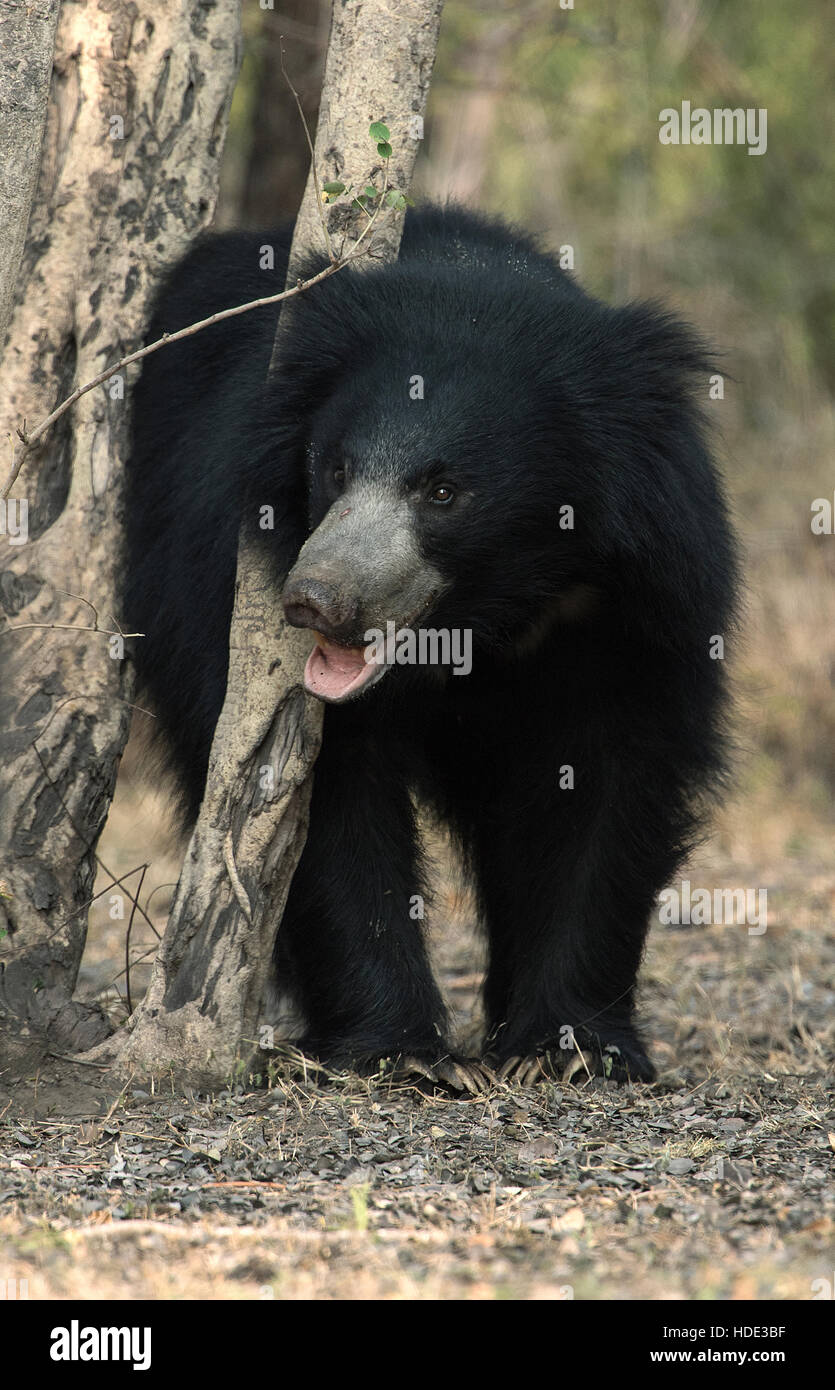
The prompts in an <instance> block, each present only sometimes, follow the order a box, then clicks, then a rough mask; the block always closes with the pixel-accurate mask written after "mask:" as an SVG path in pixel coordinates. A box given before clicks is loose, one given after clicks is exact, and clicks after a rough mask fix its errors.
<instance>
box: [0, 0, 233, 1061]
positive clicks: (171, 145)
mask: <svg viewBox="0 0 835 1390" xmlns="http://www.w3.org/2000/svg"><path fill="white" fill-rule="evenodd" d="M28 8H31V7H28ZM43 8H44V9H45V8H46V7H45V6H44V7H43ZM238 21H239V15H238V5H237V2H236V0H216V2H215V4H213V5H211V6H206V5H205V4H203V3H200V0H188V2H186V0H135V3H132V4H130V5H119V6H116V5H105V4H102V3H97V2H96V0H86V3H84V2H83V0H82V2H80V3H79V2H78V0H76V3H71V4H67V5H64V6H63V7H62V9H61V14H60V18H59V21H58V28H57V33H56V38H55V55H54V63H53V77H52V88H51V93H50V101H49V111H48V118H47V125H46V133H45V136H44V141H43V152H42V160H41V167H40V176H39V181H38V189H37V195H36V197H35V200H34V203H33V206H32V211H31V216H30V219H29V229H28V237H27V241H26V245H25V250H24V255H23V261H22V268H21V273H20V278H19V285H18V287H17V288H18V293H17V305H16V307H15V310H14V314H13V317H12V320H11V324H10V330H9V338H8V341H7V344H6V348H5V354H4V357H3V362H2V370H0V428H2V435H3V438H4V439H5V438H6V436H7V435H8V434H9V433H11V434H13V433H14V431H15V430H16V428H17V427H18V426H19V425H20V424H22V423H23V421H24V420H25V421H27V422H28V424H29V426H30V427H31V426H32V425H34V424H35V423H36V422H37V421H39V420H40V419H41V418H43V417H44V416H46V415H47V414H49V412H50V411H51V410H52V409H53V408H54V406H55V405H56V404H57V403H58V402H59V401H61V400H63V399H64V397H65V396H67V395H68V394H69V392H70V390H71V389H72V388H73V386H74V385H75V384H76V383H78V382H79V381H86V380H88V379H90V378H91V377H92V376H94V375H95V374H96V373H97V372H99V371H101V370H102V369H103V368H104V367H105V366H106V365H107V364H108V363H111V362H113V361H116V360H118V359H119V357H120V356H122V355H123V353H125V352H126V351H129V350H131V349H133V348H135V347H138V346H139V345H141V342H142V340H143V335H144V331H145V324H146V320H147V310H148V301H149V297H150V295H151V292H152V291H153V289H154V287H155V285H156V284H157V283H158V281H159V277H160V275H161V273H162V272H163V271H164V270H165V269H166V268H167V267H168V266H169V265H170V264H171V263H172V261H174V260H175V259H176V258H177V257H178V256H179V255H180V254H182V252H183V251H184V250H185V248H186V246H187V245H188V244H189V243H190V242H191V241H192V239H193V238H194V236H195V235H196V233H197V232H198V231H199V230H200V229H201V228H202V227H204V226H205V225H206V223H207V222H208V221H209V220H210V218H211V215H212V211H213V207H214V199H215V193H216V183H217V167H218V160H219V157H220V153H221V149H222V144H223V136H224V131H225V125H226V118H227V113H228V107H229V102H230V99H231V93H232V89H233V84H234V78H235V74H236V71H237V65H238V56H239V54H238V49H239V43H238ZM44 23H45V21H44ZM12 33H13V35H15V30H14V28H13V29H12ZM16 37H17V38H18V39H19V42H20V43H21V44H23V43H25V42H26V28H25V26H21V27H19V28H18V29H17V31H16ZM25 60H26V53H25V52H24V51H22V50H21V51H18V52H12V53H11V54H4V61H5V62H7V63H8V62H10V63H11V64H12V65H15V64H22V63H24V62H25ZM125 386H126V383H125V382H123V381H120V379H119V378H115V379H113V380H111V381H110V382H108V383H106V384H105V385H104V386H103V387H101V388H99V389H98V390H96V391H95V392H92V393H90V394H89V395H87V396H84V397H83V398H82V399H81V400H80V401H79V403H78V404H77V405H76V406H75V408H74V409H73V410H71V411H69V412H68V413H67V414H66V415H65V416H63V417H62V419H61V421H60V422H59V424H58V425H57V427H56V428H55V429H53V430H52V431H51V432H50V433H48V434H47V435H46V436H45V437H44V439H43V441H42V442H41V443H40V445H38V446H37V447H36V448H35V449H34V450H33V451H32V453H31V454H30V455H29V457H28V459H27V460H26V463H25V466H24V469H23V472H22V474H21V476H20V478H19V479H18V481H17V483H16V484H15V487H14V489H13V492H14V495H15V498H16V500H17V506H12V507H11V508H8V507H7V508H6V509H5V510H4V512H3V516H2V519H3V520H5V522H6V525H5V530H6V532H7V534H6V535H0V606H2V614H3V618H4V620H5V625H4V626H3V627H1V628H0V644H1V645H0V668H1V669H2V681H0V879H2V880H3V882H4V888H3V896H2V897H0V968H2V976H1V977H0V1049H2V1050H3V1051H4V1053H5V1056H4V1060H6V1061H8V1059H9V1056H10V1055H11V1056H12V1059H14V1057H16V1058H17V1061H18V1063H19V1064H21V1065H29V1064H31V1062H32V1060H33V1058H35V1057H36V1055H37V1054H38V1052H39V1051H41V1050H43V1049H44V1048H45V1047H47V1046H48V1047H51V1048H52V1049H57V1050H59V1051H76V1050H80V1049H82V1048H85V1047H88V1046H90V1045H92V1044H93V1043H94V1042H95V1041H96V1040H97V1039H99V1038H101V1037H102V1036H103V1035H104V1034H105V1033H106V1032H107V1031H108V1024H107V1022H106V1020H105V1019H104V1017H103V1016H102V1015H101V1013H100V1012H99V1011H98V1010H96V1009H95V1008H93V1007H85V1006H83V1005H82V1004H80V1003H78V1002H76V1001H73V999H72V995H73V990H74V988H75V983H76V977H77V974H78V967H79V963H80V959H81V954H82V951H83V948H84V941H85V936H86V919H87V906H88V904H89V901H90V898H91V895H92V889H93V877H94V855H95V846H96V842H97V840H98V836H99V833H100V831H101V828H102V825H103V823H104V820H105V818H106V816H107V812H108V809H109V806H110V799H111V795H112V792H113V786H114V782H115V778H116V771H117V768H118V763H119V758H120V756H121V753H122V749H123V747H124V743H125V738H126V734H127V729H128V724H129V714H130V706H129V703H128V702H129V700H130V697H131V689H130V684H131V683H130V679H129V676H128V674H127V672H126V664H125V662H124V661H123V660H121V643H120V641H119V639H118V637H117V638H116V639H114V640H111V639H110V638H108V636H106V635H103V634H102V633H101V632H91V631H89V630H87V631H81V630H80V629H81V628H87V629H89V628H91V627H92V625H93V622H94V617H95V614H98V619H99V626H100V627H103V628H105V629H110V630H115V628H116V626H117V623H118V620H119V617H120V614H119V611H118V599H117V596H116V595H117V583H116V580H117V575H118V571H119V565H120V553H121V544H120V523H121V509H122V487H121V481H122V465H123V462H124V458H125V451H126V448H127V437H128V435H127V411H128V393H127V391H126V390H125ZM6 458H7V459H8V458H9V456H8V455H7V456H6ZM2 471H3V474H4V475H5V472H6V463H5V462H4V464H3V469H2ZM24 504H25V505H26V506H28V540H26V541H25V543H18V542H19V541H20V540H21V539H22V536H21V535H18V536H15V535H13V534H12V531H13V528H14V529H19V530H22V529H25V528H21V526H20V523H21V518H22V512H21V511H20V508H21V507H23V506H24ZM94 610H95V611H94ZM12 627H16V628H17V629H18V630H17V631H11V630H9V629H10V628H12ZM68 629H70V630H68Z"/></svg>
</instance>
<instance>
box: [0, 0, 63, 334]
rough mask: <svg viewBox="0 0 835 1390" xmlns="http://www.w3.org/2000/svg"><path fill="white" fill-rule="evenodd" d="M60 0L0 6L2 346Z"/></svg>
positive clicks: (23, 233) (19, 0) (37, 149)
mask: <svg viewBox="0 0 835 1390" xmlns="http://www.w3.org/2000/svg"><path fill="white" fill-rule="evenodd" d="M60 8H61V0H43V3H41V4H40V5H35V4H28V3H23V0H12V3H10V4H7V5H4V7H3V9H2V10H0V54H2V55H3V62H2V64H0V130H2V148H3V159H2V161H1V162H0V348H1V347H2V344H3V339H4V338H5V336H6V328H7V326H8V323H9V319H10V318H11V315H12V306H13V304H14V297H15V290H16V288H17V273H18V270H19V269H20V258H21V256H22V255H23V243H24V242H25V240H26V228H27V226H28V225H29V211H30V209H31V207H32V199H33V197H34V196H35V185H36V184H37V181H38V167H39V165H40V153H41V141H42V140H43V128H44V122H45V121H46V107H47V102H48V100H49V77H50V74H51V72H52V52H53V49H54V47H55V26H56V24H57V23H58V11H59V9H60Z"/></svg>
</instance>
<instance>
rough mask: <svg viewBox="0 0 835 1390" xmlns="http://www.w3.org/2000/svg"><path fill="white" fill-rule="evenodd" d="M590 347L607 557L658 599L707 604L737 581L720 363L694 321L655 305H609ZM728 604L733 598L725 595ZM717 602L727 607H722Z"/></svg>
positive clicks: (616, 570)
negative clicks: (717, 389)
mask: <svg viewBox="0 0 835 1390" xmlns="http://www.w3.org/2000/svg"><path fill="white" fill-rule="evenodd" d="M607 328H608V331H607V332H606V333H604V334H602V335H599V336H597V341H596V343H595V344H594V352H595V357H596V363H595V366H596V370H591V371H590V375H589V376H588V377H587V380H586V390H587V399H588V394H589V393H588V384H589V381H593V382H594V391H593V397H594V406H593V408H592V409H591V410H590V409H588V408H587V409H586V411H585V422H584V423H585V433H586V438H587V440H589V442H590V443H591V446H592V451H593V455H594V459H595V463H596V466H597V469H598V470H599V474H600V477H601V482H602V491H601V496H600V499H599V501H600V504H601V513H602V515H601V522H602V536H601V540H602V544H603V554H604V557H605V559H606V563H607V566H608V567H609V568H610V571H612V572H613V577H614V578H615V579H616V580H617V581H618V582H621V583H623V584H624V585H625V586H626V587H627V588H628V589H629V591H630V592H631V593H632V594H633V595H636V594H638V593H643V595H644V597H645V599H646V601H647V602H649V603H652V604H653V605H655V604H657V602H658V601H659V594H660V591H661V590H663V596H664V602H665V603H666V604H667V605H668V612H669V616H670V617H671V618H672V617H673V610H675V611H676V612H677V613H679V614H681V613H682V612H683V611H686V610H688V609H689V610H690V611H691V612H695V611H696V610H702V611H707V610H709V609H710V608H711V607H713V606H715V604H716V602H717V601H718V599H719V597H720V595H721V594H722V593H725V594H727V595H730V593H731V592H732V589H733V586H734V582H735V579H734V559H733V542H732V537H731V531H730V526H729V522H728V514H727V507H726V503H725V498H724V494H723V490H722V486H721V482H720V478H719V474H718V471H717V469H716V466H715V464H714V462H713V459H712V457H711V451H710V447H709V442H708V441H709V437H710V432H711V425H712V421H710V419H709V415H708V409H709V407H710V404H711V401H710V387H711V377H712V375H713V374H714V373H715V371H716V362H715V359H714V358H713V356H712V354H711V352H710V350H709V349H708V347H707V346H706V344H705V343H704V342H703V341H702V340H701V339H700V338H699V336H698V334H696V333H695V332H694V331H693V330H692V329H691V328H689V327H688V326H687V325H686V324H684V323H682V322H681V321H680V320H678V319H677V318H675V317H674V316H673V315H671V314H669V313H668V312H667V311H665V310H663V309H661V308H658V307H657V306H655V305H652V304H641V305H630V306H628V307H626V308H623V309H612V310H609V311H608V325H607ZM728 602H730V598H728ZM721 606H725V605H722V604H720V607H721Z"/></svg>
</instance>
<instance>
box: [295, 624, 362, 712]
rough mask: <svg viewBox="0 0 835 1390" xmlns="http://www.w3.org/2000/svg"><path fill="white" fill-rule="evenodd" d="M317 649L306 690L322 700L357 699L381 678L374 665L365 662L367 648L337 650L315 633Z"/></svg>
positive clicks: (308, 670)
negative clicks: (375, 680) (363, 689)
mask: <svg viewBox="0 0 835 1390" xmlns="http://www.w3.org/2000/svg"><path fill="white" fill-rule="evenodd" d="M315 636H316V646H315V647H314V648H313V651H312V652H311V653H310V656H309V657H308V658H307V665H306V666H305V668H304V686H305V690H307V691H308V693H309V694H310V695H316V696H317V697H318V699H320V700H330V701H332V702H335V703H336V702H338V701H340V700H345V699H347V698H348V696H349V695H355V694H357V692H358V691H360V690H361V689H362V687H363V686H364V685H366V684H367V683H368V681H369V680H370V679H371V677H372V676H373V675H375V674H379V670H380V668H379V666H378V665H377V663H376V662H374V661H368V662H367V661H366V659H365V648H364V647H338V646H337V645H336V643H335V642H329V641H328V639H327V637H322V635H321V634H320V633H318V632H317V633H316V634H315Z"/></svg>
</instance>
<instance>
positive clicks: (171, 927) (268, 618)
mask: <svg viewBox="0 0 835 1390" xmlns="http://www.w3.org/2000/svg"><path fill="white" fill-rule="evenodd" d="M441 8H442V0H400V3H399V4H398V5H397V6H396V7H393V6H391V4H390V3H389V0H344V2H343V0H340V3H339V5H337V6H335V8H334V15H333V19H332V24H331V34H330V42H329V46H328V56H327V61H326V67H325V78H324V86H323V92H322V103H321V107H320V116H319V123H318V127H317V132H316V143H315V150H314V159H313V166H312V168H311V172H310V175H309V177H308V183H307V188H306V191H305V195H304V199H303V202H302V207H301V210H300V213H299V217H298V220H297V223H296V229H295V234H294V238H293V246H292V249H291V253H290V264H289V270H288V276H287V281H288V284H292V283H295V281H296V279H297V276H298V268H299V264H300V261H301V260H302V259H303V257H304V256H305V255H306V254H308V253H309V252H310V251H311V250H313V251H317V252H320V253H322V254H324V255H327V251H326V243H325V238H324V234H323V227H322V212H321V209H320V204H319V201H318V198H317V192H316V185H315V175H316V174H318V178H319V182H320V184H321V183H322V182H328V181H330V180H336V179H340V180H342V181H343V182H346V183H350V184H352V185H354V186H355V187H362V186H364V185H365V184H366V183H369V182H370V181H371V180H372V179H374V178H375V177H376V179H377V184H378V186H380V182H381V171H382V161H381V159H380V158H379V156H378V155H377V152H376V149H375V146H374V142H373V141H372V140H371V139H370V137H369V133H368V132H369V125H370V123H371V122H372V121H375V120H382V121H385V123H386V124H387V125H388V127H389V130H390V132H391V145H392V147H393V150H394V155H393V156H392V159H391V161H390V163H391V164H392V165H393V166H394V167H393V168H392V169H391V171H390V175H389V183H390V185H391V186H393V187H395V188H397V189H399V190H401V191H407V190H408V188H409V184H410V181H411V175H412V169H413V167H414V161H415V157H416V155H417V151H418V148H419V143H420V141H419V131H420V125H419V122H418V123H416V122H415V117H418V118H420V120H422V117H423V113H424V110H425V106H426V98H427V95H428V91H429V81H430V78H431V73H432V65H433V62H434V58H435V50H436V46H437V38H438V29H439V25H440V14H441ZM280 80H282V79H281V78H280V77H279V75H278V74H277V75H276V81H280ZM325 215H326V217H327V219H328V223H329V230H330V231H331V232H332V233H334V234H335V235H336V234H338V236H337V240H338V241H339V242H340V244H341V241H342V238H343V237H345V238H346V250H347V249H348V248H349V247H350V244H351V242H352V241H355V240H356V239H357V238H358V237H359V235H360V233H361V231H362V229H363V227H364V226H365V225H366V222H367V218H366V217H365V215H364V214H362V213H359V212H356V213H354V212H352V211H351V209H350V205H348V204H346V203H345V202H343V203H336V204H334V205H333V206H330V207H328V208H327V209H326V210H325ZM402 220H403V219H402V215H399V216H396V217H395V216H389V217H383V218H382V219H381V221H380V224H379V230H376V231H375V236H374V242H373V246H372V250H373V253H374V261H375V262H376V263H379V261H380V260H395V259H396V258H397V254H398V250H399V246H400V236H401V232H402ZM369 259H370V258H369ZM365 263H367V262H366V261H364V260H358V261H357V263H356V264H357V268H359V267H361V266H362V265H363V264H365ZM338 273H339V274H353V273H355V270H354V268H353V267H352V268H351V269H350V270H342V271H339V272H338ZM310 293H312V294H315V293H316V291H315V289H313V290H311V291H310ZM280 354H281V321H279V326H278V332H277V336H276V346H275V352H274V355H273V362H274V363H275V362H276V361H277V359H278V358H279V357H280ZM309 650H310V635H309V633H304V632H298V631H296V630H295V629H293V628H290V627H288V626H287V624H285V623H284V621H283V618H282V614H281V606H280V602H279V592H278V589H277V587H276V584H275V581H274V579H273V576H272V575H271V573H270V570H269V567H268V564H267V561H266V559H265V557H264V556H263V555H262V553H261V552H260V551H259V550H258V549H256V548H255V547H251V546H250V545H249V544H248V543H247V541H246V539H245V533H244V531H243V530H242V532H241V545H240V549H239V555H238V578H237V589H236V601H235V611H234V615H233V619H232V631H231V641H230V662H229V676H228V684H227V693H226V702H225V704H224V707H223V712H222V714H221V718H220V721H219V723H218V727H217V731H216V735H215V740H214V744H213V747H212V755H211V762H210V767H209V776H208V783H207V787H206V795H205V799H204V802H203V806H202V808H201V812H200V816H199V819H198V822H197V826H196V828H195V831H194V834H193V837H192V840H191V844H190V846H189V850H188V853H187V855H186V861H185V865H184V868H183V873H182V876H181V879H180V883H179V885H178V889H177V893H176V896H175V900H174V904H173V906H172V911H171V915H170V918H169V922H168V927H167V929H166V934H165V939H164V942H163V944H162V946H161V948H160V950H159V951H158V952H157V957H156V960H155V964H154V972H153V976H152V980H151V985H150V988H149V990H148V993H147V995H146V997H145V1000H144V1001H143V1003H142V1005H141V1006H140V1008H139V1009H138V1010H137V1012H136V1014H134V1016H133V1019H132V1020H131V1024H130V1025H129V1027H130V1028H131V1030H132V1031H131V1033H130V1036H129V1038H128V1040H127V1042H126V1044H125V1046H124V1047H123V1049H122V1051H121V1054H120V1056H119V1058H118V1064H119V1066H120V1068H121V1069H123V1070H125V1071H128V1072H144V1073H149V1072H150V1073H154V1072H157V1073H158V1072H159V1071H160V1070H162V1069H165V1068H170V1069H172V1070H173V1071H175V1072H176V1073H177V1074H178V1075H179V1076H181V1077H183V1078H187V1079H188V1080H190V1081H191V1082H192V1083H193V1084H197V1085H200V1086H211V1085H215V1084H222V1083H223V1082H224V1081H226V1080H228V1078H229V1076H230V1074H233V1073H234V1069H235V1067H236V1065H237V1064H238V1063H240V1062H242V1061H245V1060H246V1059H247V1058H249V1057H250V1056H251V1054H252V1052H253V1043H254V1041H255V1039H256V1034H257V1029H258V1024H259V1020H260V1019H261V1018H262V1015H261V1009H262V1003H263V999H264V994H265V989H266V985H267V981H268V975H269V968H270V957H271V952H272V944H273V939H274V936H275V930H276V925H277V923H278V922H279V920H280V916H281V912H282V911H283V908H284V904H285V901H286V898H287V892H288V889H289V886H290V881H291V878H292V875H293V871H294V869H295V867H296V864H297V863H298V859H299V856H300V854H301V851H302V849H303V847H304V839H305V834H306V829H307V810H308V805H309V799H310V790H311V769H312V766H313V762H314V759H315V756H316V753H317V751H318V747H319V741H320V736H321V723H322V707H321V705H319V704H318V703H317V702H316V701H315V700H311V699H310V697H308V696H307V695H306V694H305V692H304V690H303V687H302V672H303V669H304V664H305V661H306V659H307V656H308V654H309ZM265 787H266V789H265ZM112 1049H113V1044H112V1042H108V1043H107V1044H105V1046H104V1048H102V1049H97V1050H96V1053H95V1054H91V1056H92V1055H97V1056H98V1057H99V1058H100V1059H101V1058H102V1057H104V1056H108V1055H109V1056H112V1055H113V1051H112Z"/></svg>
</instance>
